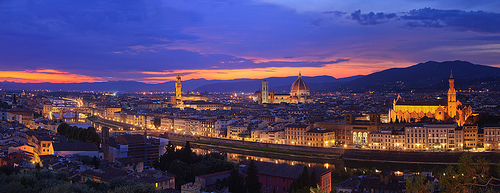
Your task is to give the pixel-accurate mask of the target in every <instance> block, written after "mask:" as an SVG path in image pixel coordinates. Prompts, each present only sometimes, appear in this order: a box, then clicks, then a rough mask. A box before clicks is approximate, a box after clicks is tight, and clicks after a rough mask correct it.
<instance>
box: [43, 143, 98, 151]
mask: <svg viewBox="0 0 500 193" xmlns="http://www.w3.org/2000/svg"><path fill="white" fill-rule="evenodd" d="M52 146H53V147H54V151H99V150H98V149H97V147H96V146H95V143H82V142H80V143H52Z"/></svg>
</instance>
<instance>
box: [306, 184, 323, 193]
mask: <svg viewBox="0 0 500 193" xmlns="http://www.w3.org/2000/svg"><path fill="white" fill-rule="evenodd" d="M309 190H310V191H311V193H325V192H324V191H323V190H322V189H321V187H320V186H319V184H316V186H315V187H310V188H309Z"/></svg>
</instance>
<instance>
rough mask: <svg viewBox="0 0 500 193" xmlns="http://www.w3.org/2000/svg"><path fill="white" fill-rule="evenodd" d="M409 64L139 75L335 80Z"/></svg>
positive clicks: (353, 62)
mask: <svg viewBox="0 0 500 193" xmlns="http://www.w3.org/2000/svg"><path fill="white" fill-rule="evenodd" d="M412 64H413V63H411V62H394V61H383V60H366V59H352V60H350V61H346V62H341V63H335V64H327V65H324V66H319V67H267V68H249V69H203V70H173V71H163V72H142V73H143V74H147V75H153V76H150V77H146V78H145V79H146V80H145V81H142V82H146V83H161V82H165V81H171V80H175V77H176V76H177V75H178V74H181V75H182V74H184V75H183V76H182V79H183V80H190V79H199V78H204V79H207V80H231V79H239V78H250V79H264V78H268V77H287V76H297V75H298V73H299V72H302V75H303V76H322V75H328V76H333V77H335V78H343V77H349V76H355V75H367V74H370V73H373V72H377V71H381V70H385V69H387V68H393V67H407V66H410V65H412Z"/></svg>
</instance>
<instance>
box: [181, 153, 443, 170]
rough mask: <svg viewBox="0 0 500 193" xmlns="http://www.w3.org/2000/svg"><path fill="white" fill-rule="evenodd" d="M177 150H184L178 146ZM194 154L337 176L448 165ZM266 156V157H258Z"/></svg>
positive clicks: (239, 154)
mask: <svg viewBox="0 0 500 193" xmlns="http://www.w3.org/2000/svg"><path fill="white" fill-rule="evenodd" d="M176 149H182V147H181V146H177V147H176ZM192 150H193V152H194V153H196V154H197V155H206V154H209V153H221V154H222V155H223V156H225V157H226V158H227V160H228V161H230V162H233V163H239V162H240V161H243V160H249V159H253V160H258V161H262V162H269V163H276V164H289V165H302V166H308V167H315V168H327V169H331V170H332V172H333V173H335V175H345V176H350V175H365V174H371V173H379V172H380V171H383V170H388V171H405V172H419V171H434V170H436V169H440V168H444V167H445V166H446V165H432V164H414V163H412V164H408V163H392V162H378V161H355V160H342V159H336V160H333V161H324V160H321V159H316V160H314V161H309V160H308V161H309V162H307V161H299V160H293V159H290V158H289V157H287V158H286V159H281V158H276V157H279V156H270V157H264V156H267V154H261V153H255V154H257V155H255V154H254V155H247V154H241V153H232V152H223V151H217V150H214V149H201V148H192ZM258 155H264V156H258Z"/></svg>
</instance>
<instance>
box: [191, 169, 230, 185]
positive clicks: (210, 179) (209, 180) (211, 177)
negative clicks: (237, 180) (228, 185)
mask: <svg viewBox="0 0 500 193" xmlns="http://www.w3.org/2000/svg"><path fill="white" fill-rule="evenodd" d="M230 174H231V170H229V171H223V172H217V173H212V174H207V175H202V176H196V177H197V178H203V179H205V186H210V185H214V184H215V182H216V181H217V179H221V180H222V179H224V178H229V175H230Z"/></svg>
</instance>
